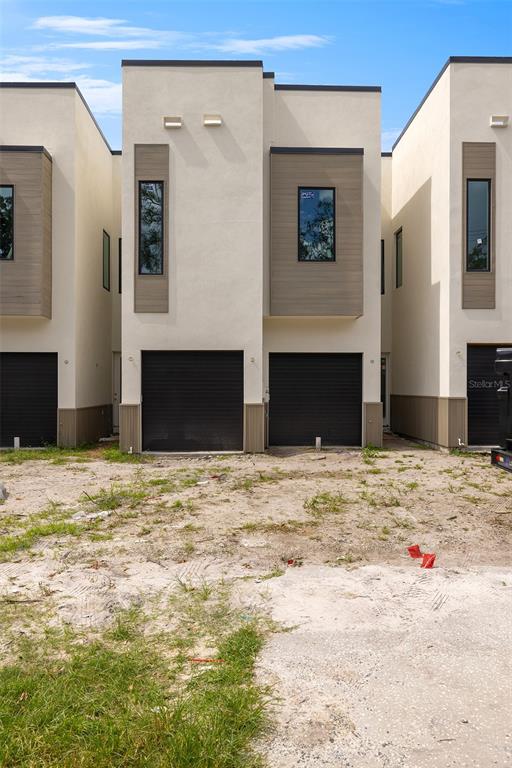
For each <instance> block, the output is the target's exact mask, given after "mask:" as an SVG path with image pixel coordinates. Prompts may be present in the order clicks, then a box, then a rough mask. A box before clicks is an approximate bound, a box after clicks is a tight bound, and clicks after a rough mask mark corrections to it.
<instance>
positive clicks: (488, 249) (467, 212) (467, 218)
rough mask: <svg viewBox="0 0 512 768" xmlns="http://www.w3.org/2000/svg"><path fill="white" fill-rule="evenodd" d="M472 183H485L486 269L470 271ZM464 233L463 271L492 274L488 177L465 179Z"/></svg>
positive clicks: (490, 183) (490, 182) (489, 179)
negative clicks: (464, 254)
mask: <svg viewBox="0 0 512 768" xmlns="http://www.w3.org/2000/svg"><path fill="white" fill-rule="evenodd" d="M473 181H478V182H486V183H487V267H486V268H485V269H474V268H473V269H470V268H469V185H470V184H471V182H473ZM465 194H466V232H465V238H466V259H465V262H466V263H465V265H464V269H465V271H466V272H469V273H473V272H477V273H485V272H492V263H491V238H492V232H491V209H492V198H491V195H492V179H491V178H489V177H486V178H481V179H475V178H473V177H471V178H468V179H466V190H465Z"/></svg>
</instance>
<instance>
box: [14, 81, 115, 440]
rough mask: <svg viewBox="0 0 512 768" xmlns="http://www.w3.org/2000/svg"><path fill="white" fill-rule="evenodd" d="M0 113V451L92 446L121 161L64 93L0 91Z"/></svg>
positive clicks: (107, 357)
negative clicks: (15, 446) (3, 448)
mask: <svg viewBox="0 0 512 768" xmlns="http://www.w3.org/2000/svg"><path fill="white" fill-rule="evenodd" d="M0 112H1V115H2V117H1V123H0V205H1V213H2V242H1V253H0V446H12V445H13V443H14V440H15V438H19V440H20V444H21V445H22V446H27V445H35V446H37V445H44V444H52V443H53V444H54V443H59V444H60V445H71V446H74V445H78V444H81V443H86V442H92V441H95V440H97V439H98V438H99V437H102V436H104V435H109V434H111V431H112V399H113V398H112V368H113V354H112V352H113V349H114V350H116V349H117V351H118V352H120V328H119V323H114V324H113V322H112V314H113V310H112V306H113V302H112V299H111V292H113V291H117V278H116V274H117V248H118V239H119V235H120V184H119V172H120V161H121V157H120V156H114V155H113V153H112V152H111V150H110V147H109V146H108V144H107V143H106V141H105V139H104V137H103V135H102V134H101V132H100V130H99V128H98V126H97V125H96V123H95V121H94V118H93V117H92V115H91V113H90V111H89V109H88V107H87V105H86V104H85V102H84V100H83V98H82V97H81V94H80V92H79V91H78V89H77V88H76V87H75V85H74V84H73V83H65V84H62V83H56V84H51V83H39V84H37V83H36V84H34V83H31V84H25V83H2V84H1V87H0ZM109 251H110V252H109ZM109 262H111V264H110V263H109ZM114 314H115V312H114ZM113 328H114V331H113V330H112V329H113Z"/></svg>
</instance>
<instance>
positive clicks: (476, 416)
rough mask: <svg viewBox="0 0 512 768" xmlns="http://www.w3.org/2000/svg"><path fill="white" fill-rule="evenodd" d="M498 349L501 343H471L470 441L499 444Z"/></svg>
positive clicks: (469, 367)
mask: <svg viewBox="0 0 512 768" xmlns="http://www.w3.org/2000/svg"><path fill="white" fill-rule="evenodd" d="M499 346H502V347H507V346H511V345H510V344H500V345H499ZM497 349H498V347H497V346H496V347H495V346H487V345H485V346H484V345H476V344H474V345H473V344H470V345H468V442H469V445H498V442H499V414H498V396H497V390H498V387H499V386H500V381H501V380H500V378H499V377H498V376H496V374H495V373H494V361H495V359H496V350H497Z"/></svg>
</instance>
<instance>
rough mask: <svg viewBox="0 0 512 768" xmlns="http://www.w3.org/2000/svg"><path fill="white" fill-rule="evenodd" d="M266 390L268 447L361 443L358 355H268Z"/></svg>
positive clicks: (360, 391) (360, 389)
mask: <svg viewBox="0 0 512 768" xmlns="http://www.w3.org/2000/svg"><path fill="white" fill-rule="evenodd" d="M269 389H270V404H269V443H270V445H313V444H314V441H315V437H321V438H322V443H323V444H325V445H361V420H362V355H361V354H348V353H339V354H338V353H334V354H331V353H316V352H314V353H294V352H290V353H288V352H284V353H271V354H270V355H269Z"/></svg>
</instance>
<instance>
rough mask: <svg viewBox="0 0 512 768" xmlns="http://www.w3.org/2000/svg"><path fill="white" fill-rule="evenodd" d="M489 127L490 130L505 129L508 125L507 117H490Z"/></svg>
mask: <svg viewBox="0 0 512 768" xmlns="http://www.w3.org/2000/svg"><path fill="white" fill-rule="evenodd" d="M489 125H490V126H491V128H506V127H507V125H508V115H491V118H490V120H489Z"/></svg>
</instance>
